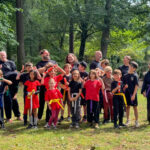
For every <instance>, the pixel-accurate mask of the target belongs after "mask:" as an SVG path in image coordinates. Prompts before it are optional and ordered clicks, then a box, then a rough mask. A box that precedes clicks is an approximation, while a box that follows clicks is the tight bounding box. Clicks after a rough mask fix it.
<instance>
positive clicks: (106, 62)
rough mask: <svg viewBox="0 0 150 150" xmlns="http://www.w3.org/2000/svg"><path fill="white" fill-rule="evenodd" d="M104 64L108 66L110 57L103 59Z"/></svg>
mask: <svg viewBox="0 0 150 150" xmlns="http://www.w3.org/2000/svg"><path fill="white" fill-rule="evenodd" d="M102 64H104V65H105V66H108V65H109V60H108V59H103V60H102V61H101V65H102Z"/></svg>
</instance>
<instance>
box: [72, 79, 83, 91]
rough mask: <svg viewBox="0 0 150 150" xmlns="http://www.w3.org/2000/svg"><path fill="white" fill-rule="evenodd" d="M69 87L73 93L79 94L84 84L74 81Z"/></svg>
mask: <svg viewBox="0 0 150 150" xmlns="http://www.w3.org/2000/svg"><path fill="white" fill-rule="evenodd" d="M69 87H70V92H71V93H79V90H80V89H82V84H81V82H77V81H74V80H72V81H71V82H70V84H69Z"/></svg>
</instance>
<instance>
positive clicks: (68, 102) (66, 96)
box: [63, 93, 70, 106]
mask: <svg viewBox="0 0 150 150" xmlns="http://www.w3.org/2000/svg"><path fill="white" fill-rule="evenodd" d="M63 100H64V101H63V104H64V105H65V104H66V103H67V105H68V106H70V100H69V98H68V93H67V94H66V95H65V99H64V98H63Z"/></svg>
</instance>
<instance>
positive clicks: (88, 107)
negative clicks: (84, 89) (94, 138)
mask: <svg viewBox="0 0 150 150" xmlns="http://www.w3.org/2000/svg"><path fill="white" fill-rule="evenodd" d="M90 106H91V100H87V121H88V122H89V123H92V115H93V114H92V112H91V107H90Z"/></svg>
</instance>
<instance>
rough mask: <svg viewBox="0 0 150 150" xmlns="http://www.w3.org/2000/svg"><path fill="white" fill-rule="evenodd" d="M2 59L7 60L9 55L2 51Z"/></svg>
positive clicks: (0, 54)
mask: <svg viewBox="0 0 150 150" xmlns="http://www.w3.org/2000/svg"><path fill="white" fill-rule="evenodd" d="M0 59H1V61H6V60H7V55H6V53H5V52H1V53H0Z"/></svg>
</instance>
